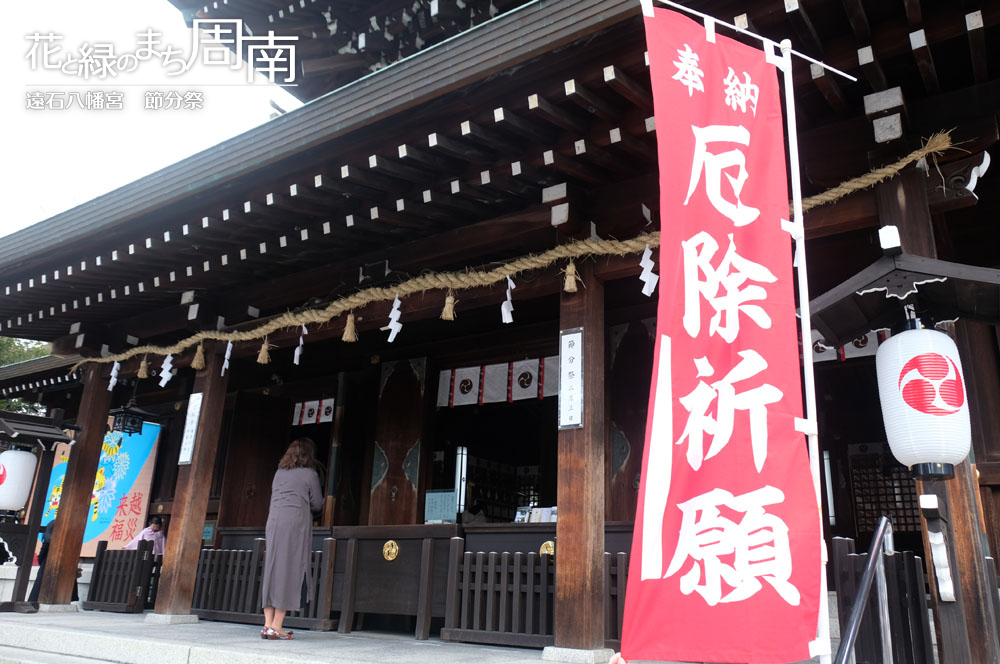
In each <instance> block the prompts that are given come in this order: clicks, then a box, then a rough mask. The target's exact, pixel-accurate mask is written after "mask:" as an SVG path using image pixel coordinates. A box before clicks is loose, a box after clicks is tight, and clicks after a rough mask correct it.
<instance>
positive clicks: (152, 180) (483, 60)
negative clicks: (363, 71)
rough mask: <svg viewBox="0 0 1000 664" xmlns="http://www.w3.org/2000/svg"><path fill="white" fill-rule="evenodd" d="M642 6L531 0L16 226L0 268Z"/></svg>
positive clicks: (621, 1) (626, 1)
mask: <svg viewBox="0 0 1000 664" xmlns="http://www.w3.org/2000/svg"><path fill="white" fill-rule="evenodd" d="M638 12H639V7H638V5H637V4H636V3H635V2H633V0H578V1H577V2H573V3H540V2H533V3H529V4H527V5H525V6H523V7H521V8H518V9H517V10H515V11H512V12H510V13H508V14H504V15H502V16H499V17H498V18H496V19H494V20H492V21H489V22H486V23H483V24H482V25H480V26H477V27H476V28H474V29H471V30H468V31H466V32H463V33H461V34H459V35H456V36H455V37H453V38H452V39H449V40H446V41H445V42H442V43H441V44H439V45H437V46H435V47H433V48H429V49H427V50H426V51H421V52H420V53H418V54H415V55H414V56H412V57H410V58H407V59H406V60H403V61H400V62H397V63H394V64H393V65H390V66H389V67H386V68H384V69H382V70H380V71H379V72H376V73H374V74H372V75H369V76H366V77H364V78H361V79H358V80H357V81H354V82H352V83H350V84H349V85H346V86H344V87H342V88H340V89H338V90H335V91H333V92H331V93H329V94H327V95H325V96H323V97H321V98H319V99H317V100H315V101H313V102H311V103H309V104H307V105H305V106H303V107H302V108H300V109H297V110H296V111H293V112H290V113H287V114H285V115H283V116H281V117H278V118H275V119H274V120H272V121H270V122H268V123H266V124H265V125H262V126H261V127H258V128H256V129H253V130H251V131H248V132H245V133H244V134H241V135H239V136H237V137H235V138H232V139H230V140H228V141H225V142H224V143H221V144H220V145H217V146H214V147H212V148H209V149H207V150H204V151H202V152H200V153H198V154H196V155H193V156H191V157H189V158H187V159H185V160H183V161H181V162H178V163H177V164H174V165H172V166H168V167H167V168H164V169H161V170H159V171H157V172H155V173H153V174H151V175H148V176H146V177H144V178H141V179H139V180H137V181H135V182H133V183H131V184H129V185H126V186H124V187H121V188H119V189H117V190H115V191H112V192H110V193H108V194H105V195H103V196H100V197H98V198H96V199H94V200H92V201H89V202H88V203H84V204H83V205H80V206H77V207H75V208H73V209H71V210H68V211H66V212H64V213H62V214H59V215H56V216H54V217H51V218H49V219H47V220H45V221H42V222H40V223H38V224H35V225H33V226H30V227H28V228H26V229H24V230H22V231H18V232H17V233H14V234H12V235H11V236H9V237H8V238H7V239H6V240H7V241H5V242H4V243H3V246H2V247H0V270H10V269H15V268H17V269H26V268H27V267H28V266H32V265H34V264H36V263H37V262H38V261H40V260H42V257H43V256H44V257H45V259H50V258H51V256H52V253H53V251H58V250H59V249H63V248H68V247H70V246H72V244H73V243H74V242H78V241H79V240H80V239H82V238H85V237H87V236H90V235H92V234H95V233H98V232H103V231H106V230H109V229H111V228H115V227H117V226H120V225H121V224H124V223H126V222H128V221H131V220H134V219H137V218H140V217H142V216H144V215H147V214H150V213H151V212H153V211H155V210H158V209H160V208H163V207H165V206H167V205H171V204H174V203H178V202H180V201H183V200H184V199H187V198H190V197H192V196H195V195H198V194H202V193H204V192H206V191H210V190H212V189H215V188H218V187H221V186H223V185H224V184H225V183H227V182H230V181H232V180H234V179H236V178H239V177H244V176H247V175H250V174H252V173H254V172H259V171H261V170H262V169H265V168H267V167H269V166H271V165H273V164H276V163H278V162H280V161H282V160H284V159H287V158H289V157H291V156H293V155H295V154H297V153H300V152H302V151H305V150H308V149H310V148H313V147H316V146H318V145H320V144H323V143H325V142H328V141H330V140H333V139H335V138H338V137H342V136H345V135H347V134H350V133H352V132H355V131H358V130H361V129H363V128H364V127H365V126H367V125H369V124H371V123H375V122H378V121H380V120H383V119H385V118H388V117H390V116H393V115H395V114H398V113H400V112H403V111H405V110H407V109H410V108H413V107H415V106H417V105H419V104H421V103H424V102H426V101H428V100H430V99H432V98H435V97H437V96H440V95H441V94H444V93H446V92H449V91H451V90H455V89H457V88H460V87H463V86H466V85H469V84H471V83H474V82H476V81H480V80H482V79H485V78H486V77H488V76H490V75H491V74H493V73H496V72H497V71H500V70H503V69H507V68H509V67H511V66H513V65H516V64H518V63H520V62H524V61H526V60H529V59H531V58H533V57H536V56H538V55H540V54H542V53H544V52H547V51H549V50H552V49H554V48H558V47H559V46H562V45H565V44H568V43H570V42H572V41H574V40H575V39H577V38H579V37H580V36H581V35H585V34H588V33H591V32H594V31H597V30H600V29H602V28H604V27H607V26H610V25H613V24H615V23H618V22H620V21H622V20H624V19H626V18H628V17H631V16H634V15H636V14H637V13H638Z"/></svg>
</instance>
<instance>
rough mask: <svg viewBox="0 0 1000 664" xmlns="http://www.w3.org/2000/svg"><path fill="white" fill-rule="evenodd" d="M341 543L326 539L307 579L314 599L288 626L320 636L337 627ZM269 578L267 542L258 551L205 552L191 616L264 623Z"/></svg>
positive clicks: (315, 553) (292, 614)
mask: <svg viewBox="0 0 1000 664" xmlns="http://www.w3.org/2000/svg"><path fill="white" fill-rule="evenodd" d="M336 544H337V543H336V540H334V539H325V540H324V541H323V549H322V550H321V551H313V552H312V558H311V560H310V564H309V569H308V571H307V573H308V574H309V575H310V577H311V579H312V586H313V594H312V596H311V597H309V598H308V601H306V600H307V598H306V597H305V591H303V598H302V601H303V606H304V607H305V608H304V609H303V610H301V611H294V612H290V613H289V614H288V615H287V616H286V618H285V623H284V624H285V625H288V626H289V627H300V628H305V629H314V630H332V629H334V628H336V626H337V621H336V620H334V619H332V618H331V617H330V607H331V606H332V603H333V565H334V559H335V555H336ZM263 573H264V540H262V539H258V540H256V541H255V542H254V546H253V548H252V549H249V550H246V549H202V551H201V555H200V556H199V558H198V570H197V572H196V576H195V586H194V600H193V602H192V605H191V613H193V614H195V615H197V616H198V617H200V618H204V619H205V620H223V621H227V622H243V623H253V624H256V623H259V622H261V621H262V620H263V610H262V608H261V605H260V587H261V577H262V575H263Z"/></svg>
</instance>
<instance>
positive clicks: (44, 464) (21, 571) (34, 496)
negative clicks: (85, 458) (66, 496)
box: [11, 422, 100, 602]
mask: <svg viewBox="0 0 1000 664" xmlns="http://www.w3.org/2000/svg"><path fill="white" fill-rule="evenodd" d="M61 425H62V423H61V422H60V423H59V424H58V425H57V426H61ZM55 456H56V443H55V442H51V441H49V442H45V443H43V444H42V450H41V452H40V453H39V455H38V471H37V472H36V473H35V487H34V490H33V491H32V493H31V510H30V511H29V513H28V541H27V542H25V543H24V550H23V551H22V552H21V556H20V558H19V559H18V564H17V577H16V578H15V579H14V592H13V593H12V594H11V601H13V602H23V601H24V598H25V596H26V594H27V591H28V576H29V575H30V574H31V567H32V564H31V563H32V561H33V559H34V556H35V546H36V545H37V544H38V532H39V531H40V530H41V528H40V527H39V526H40V524H41V523H42V512H44V511H45V504H46V500H45V499H46V498H47V495H46V494H48V491H49V478H50V477H51V476H52V461H53V459H54V458H55ZM98 461H100V457H98ZM94 472H95V473H96V472H97V471H96V470H95V471H94ZM84 527H86V526H84ZM81 543H82V542H81Z"/></svg>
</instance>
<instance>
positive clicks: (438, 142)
mask: <svg viewBox="0 0 1000 664" xmlns="http://www.w3.org/2000/svg"><path fill="white" fill-rule="evenodd" d="M427 145H429V146H430V147H431V148H432V149H434V150H437V151H439V152H441V153H443V154H446V155H448V156H451V157H455V158H456V159H461V160H462V161H478V162H486V161H492V160H493V159H495V158H496V155H495V154H494V153H492V152H490V151H488V150H481V149H479V148H477V147H475V146H473V145H469V144H468V143H467V142H462V141H456V140H455V139H453V138H449V137H448V136H445V135H444V134H440V133H437V132H434V133H431V134H427Z"/></svg>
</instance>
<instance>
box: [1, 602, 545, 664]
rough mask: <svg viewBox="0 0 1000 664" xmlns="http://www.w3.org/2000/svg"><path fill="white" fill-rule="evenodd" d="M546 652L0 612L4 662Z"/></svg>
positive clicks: (526, 655)
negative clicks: (271, 635)
mask: <svg viewBox="0 0 1000 664" xmlns="http://www.w3.org/2000/svg"><path fill="white" fill-rule="evenodd" d="M541 655H542V653H541V651H540V650H534V649H524V648H502V647H494V646H479V645H472V644H464V643H446V642H443V641H441V640H440V639H430V640H428V641H417V640H415V639H414V638H413V635H412V634H405V633H384V632H371V631H364V632H355V633H353V634H338V633H336V632H310V631H306V630H295V638H293V639H292V640H291V641H265V640H262V639H261V638H260V628H259V627H254V626H253V625H238V624H234V623H223V622H210V621H202V622H199V623H196V624H187V625H152V624H149V623H147V622H145V621H144V618H143V615H141V614H139V615H134V614H119V613H104V612H97V611H82V612H78V613H76V612H74V613H33V614H20V613H0V664H15V663H16V664H28V663H31V664H35V663H42V662H44V663H46V664H85V663H86V664H95V663H96V662H127V663H129V664H282V663H286V662H287V663H293V662H302V663H312V662H342V663H343V664H369V663H372V662H377V663H379V664H423V663H433V664H451V663H452V662H454V663H456V664H458V663H460V662H462V663H464V662H483V663H484V664H527V663H529V662H530V663H531V664H535V663H537V662H539V661H540V660H541Z"/></svg>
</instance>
